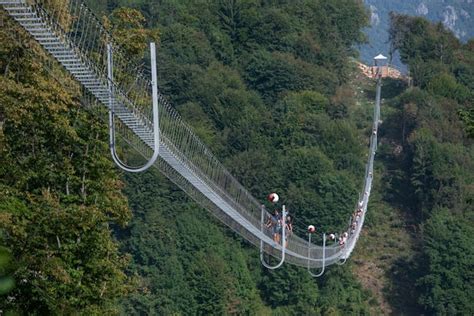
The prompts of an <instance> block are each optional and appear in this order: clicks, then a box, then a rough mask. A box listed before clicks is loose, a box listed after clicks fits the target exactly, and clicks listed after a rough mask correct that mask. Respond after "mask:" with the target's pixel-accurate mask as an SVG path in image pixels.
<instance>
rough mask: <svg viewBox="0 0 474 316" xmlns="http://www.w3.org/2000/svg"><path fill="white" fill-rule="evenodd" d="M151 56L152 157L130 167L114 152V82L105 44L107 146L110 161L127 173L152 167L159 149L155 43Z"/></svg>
mask: <svg viewBox="0 0 474 316" xmlns="http://www.w3.org/2000/svg"><path fill="white" fill-rule="evenodd" d="M150 56H151V78H152V79H151V85H152V89H153V91H152V102H153V155H152V156H151V158H150V159H149V160H148V161H147V162H146V163H145V164H144V165H143V166H141V167H130V166H128V165H126V164H125V163H124V162H122V161H121V160H120V158H119V157H118V154H117V150H116V147H115V146H116V142H115V122H114V118H115V100H114V81H113V69H114V68H113V65H114V64H113V50H112V45H111V44H110V43H108V44H107V74H108V86H109V146H110V153H111V155H112V159H113V161H114V162H115V164H116V165H117V166H118V167H120V168H121V169H123V170H125V171H127V172H142V171H145V170H147V169H148V168H150V167H151V166H153V164H154V163H155V161H156V159H157V158H158V154H159V148H160V128H159V118H158V114H159V113H158V86H157V84H158V83H157V81H158V79H157V75H156V48H155V43H150Z"/></svg>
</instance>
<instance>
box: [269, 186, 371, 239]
mask: <svg viewBox="0 0 474 316" xmlns="http://www.w3.org/2000/svg"><path fill="white" fill-rule="evenodd" d="M366 194H367V193H366ZM267 198H268V200H269V201H270V202H273V203H275V202H277V201H278V199H279V198H278V195H277V194H276V193H271V194H270V195H269V196H268V197H267ZM262 207H264V206H263V205H262ZM363 213H364V202H363V201H359V202H358V204H357V208H356V210H355V211H354V213H353V214H352V217H351V224H350V226H349V228H348V230H347V231H345V232H343V233H341V234H335V233H331V234H329V239H330V240H333V241H334V242H337V243H338V244H339V245H340V246H344V245H345V244H346V242H347V239H348V238H349V236H350V235H353V234H355V232H356V229H357V226H358V225H359V224H360V223H361V219H362V215H363ZM285 216H286V217H285V220H283V214H282V213H281V212H280V210H279V209H278V208H275V209H274V211H273V213H272V214H270V215H269V216H268V217H267V221H266V223H265V227H266V228H267V229H268V230H270V232H271V234H272V238H273V241H274V242H275V243H276V244H280V243H281V241H282V240H281V238H282V234H283V229H285V240H284V242H285V247H287V246H288V238H289V237H290V236H291V235H292V234H293V218H292V216H291V215H289V214H286V215H285ZM283 226H285V227H283ZM308 232H309V233H310V234H312V233H314V232H316V229H315V227H314V226H313V225H310V226H309V227H308Z"/></svg>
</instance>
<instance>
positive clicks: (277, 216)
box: [265, 209, 293, 247]
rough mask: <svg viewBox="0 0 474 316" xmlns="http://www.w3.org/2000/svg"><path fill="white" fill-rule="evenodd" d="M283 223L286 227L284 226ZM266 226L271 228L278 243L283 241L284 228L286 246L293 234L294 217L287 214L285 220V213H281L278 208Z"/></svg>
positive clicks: (274, 239)
mask: <svg viewBox="0 0 474 316" xmlns="http://www.w3.org/2000/svg"><path fill="white" fill-rule="evenodd" d="M283 222H284V223H283ZM283 225H284V226H285V227H283ZM265 227H266V228H268V229H270V230H271V232H272V237H273V241H274V242H275V243H277V244H279V243H280V242H281V236H282V233H283V228H284V229H285V247H287V246H288V238H289V237H290V236H291V235H292V234H293V219H292V217H291V215H289V214H287V215H286V218H285V220H284V221H283V214H281V213H280V211H279V210H278V209H275V210H274V211H273V214H271V215H270V216H269V217H268V219H267V222H266V223H265Z"/></svg>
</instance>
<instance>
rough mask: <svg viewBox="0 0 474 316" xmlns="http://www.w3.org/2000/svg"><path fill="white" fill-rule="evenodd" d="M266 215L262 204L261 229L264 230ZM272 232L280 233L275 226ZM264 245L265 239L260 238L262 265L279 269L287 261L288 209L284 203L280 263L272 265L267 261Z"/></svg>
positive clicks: (271, 268)
mask: <svg viewBox="0 0 474 316" xmlns="http://www.w3.org/2000/svg"><path fill="white" fill-rule="evenodd" d="M265 215H266V212H265V208H264V207H263V206H262V216H261V231H262V232H263V230H264V227H265V224H264V221H265ZM275 220H277V221H278V219H275ZM272 233H273V236H275V234H278V231H277V229H276V228H275V227H274V228H273V232H272ZM274 242H275V240H274ZM275 244H276V242H275ZM264 246H265V244H264V242H263V240H260V262H261V263H262V265H263V266H264V267H265V268H267V269H270V270H275V269H278V268H279V267H281V266H282V264H283V262H285V251H286V209H285V205H283V207H282V213H281V240H280V246H281V259H280V262H279V263H277V264H276V265H274V266H272V265H270V264H268V263H267V262H265V256H264V250H263V248H264Z"/></svg>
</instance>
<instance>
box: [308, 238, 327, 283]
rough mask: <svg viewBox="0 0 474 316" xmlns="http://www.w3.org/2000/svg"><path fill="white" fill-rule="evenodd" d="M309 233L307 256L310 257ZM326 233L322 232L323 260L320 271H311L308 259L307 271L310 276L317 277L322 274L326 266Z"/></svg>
mask: <svg viewBox="0 0 474 316" xmlns="http://www.w3.org/2000/svg"><path fill="white" fill-rule="evenodd" d="M311 235H312V234H311V233H308V258H311ZM325 263H326V234H325V233H323V261H322V267H321V271H320V272H319V273H317V274H315V273H313V272H311V267H310V260H308V267H307V268H308V272H309V274H310V275H311V276H312V277H315V278H318V277H320V276H322V275H323V274H324V270H325V268H326V265H325Z"/></svg>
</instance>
